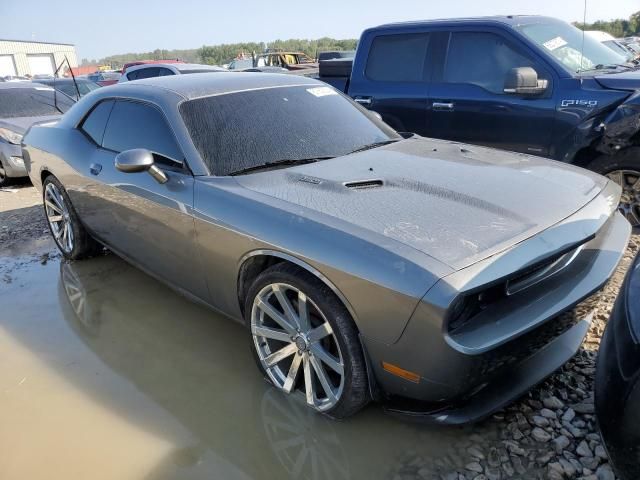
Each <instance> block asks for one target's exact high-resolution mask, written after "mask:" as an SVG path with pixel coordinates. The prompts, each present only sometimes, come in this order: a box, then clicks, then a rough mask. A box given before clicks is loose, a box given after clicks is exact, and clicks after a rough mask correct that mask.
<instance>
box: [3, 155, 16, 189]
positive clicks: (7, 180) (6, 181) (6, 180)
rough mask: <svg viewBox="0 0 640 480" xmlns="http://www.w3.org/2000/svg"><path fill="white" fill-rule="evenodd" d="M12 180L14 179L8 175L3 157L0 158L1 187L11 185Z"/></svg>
mask: <svg viewBox="0 0 640 480" xmlns="http://www.w3.org/2000/svg"><path fill="white" fill-rule="evenodd" d="M12 180H13V179H12V178H11V177H7V174H6V170H5V167H4V164H3V163H2V159H1V158H0V188H2V187H7V186H9V185H11V183H12Z"/></svg>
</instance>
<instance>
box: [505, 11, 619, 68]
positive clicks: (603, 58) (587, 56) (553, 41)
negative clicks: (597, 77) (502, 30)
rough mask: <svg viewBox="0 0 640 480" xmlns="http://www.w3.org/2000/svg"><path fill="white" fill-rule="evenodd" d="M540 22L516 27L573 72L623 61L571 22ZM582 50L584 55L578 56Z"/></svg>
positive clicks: (547, 20)
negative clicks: (570, 23)
mask: <svg viewBox="0 0 640 480" xmlns="http://www.w3.org/2000/svg"><path fill="white" fill-rule="evenodd" d="M542 22H543V23H529V24H524V25H518V26H516V29H517V30H519V31H520V32H522V33H523V34H524V35H526V36H527V37H529V38H530V39H531V40H533V41H534V42H535V43H537V44H538V45H539V46H540V47H541V48H543V49H544V50H546V51H547V52H549V53H550V54H551V55H553V56H554V57H555V58H556V59H557V60H559V61H560V63H562V64H563V65H564V66H565V67H566V68H567V69H569V70H570V71H571V72H573V73H580V72H583V71H586V70H591V69H594V68H596V67H597V66H599V65H602V66H609V65H615V64H619V63H625V62H626V58H625V57H623V56H622V55H619V54H617V53H616V52H614V51H613V50H611V49H610V48H608V47H606V46H605V45H603V44H602V43H600V42H598V41H597V40H595V39H593V38H591V37H590V36H588V35H583V32H582V30H578V29H577V28H576V27H574V26H573V25H569V24H568V23H565V22H563V21H561V20H553V19H544V20H542ZM583 37H584V51H583V48H582V44H583ZM582 51H583V53H584V55H581V53H580V52H582Z"/></svg>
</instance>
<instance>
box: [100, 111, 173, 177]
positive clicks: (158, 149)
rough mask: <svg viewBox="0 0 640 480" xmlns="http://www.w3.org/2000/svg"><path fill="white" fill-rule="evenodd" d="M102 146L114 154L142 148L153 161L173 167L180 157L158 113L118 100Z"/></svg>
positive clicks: (168, 130) (169, 132)
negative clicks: (150, 154) (154, 159)
mask: <svg viewBox="0 0 640 480" xmlns="http://www.w3.org/2000/svg"><path fill="white" fill-rule="evenodd" d="M102 146H103V147H104V148H108V149H109V150H113V151H115V152H124V151H125V150H131V149H132V148H146V149H147V150H149V151H150V152H152V153H153V154H154V157H155V158H156V161H157V162H159V163H163V164H165V165H172V166H175V165H176V163H182V161H183V160H184V157H183V155H182V153H181V152H180V149H179V148H178V145H177V144H176V142H175V139H174V136H173V133H172V132H171V129H170V128H169V126H168V125H167V122H166V121H165V119H164V116H163V115H162V113H160V111H159V110H158V109H157V108H155V107H153V106H151V105H147V104H143V103H140V102H133V101H126V100H119V101H117V102H116V104H115V105H114V107H113V110H112V111H111V116H110V117H109V122H108V124H107V129H106V131H105V133H104V139H103V141H102Z"/></svg>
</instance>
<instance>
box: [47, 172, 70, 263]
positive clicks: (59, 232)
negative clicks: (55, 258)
mask: <svg viewBox="0 0 640 480" xmlns="http://www.w3.org/2000/svg"><path fill="white" fill-rule="evenodd" d="M44 210H45V213H46V215H47V221H48V222H49V227H50V228H51V233H53V236H54V238H55V240H56V243H57V244H58V246H59V247H60V248H61V249H62V250H63V251H64V252H65V253H71V251H72V250H73V229H72V228H71V216H70V214H69V208H68V206H67V204H66V203H65V201H64V198H63V197H62V194H61V193H60V190H59V189H58V187H56V186H55V185H54V184H53V183H47V186H46V187H45V190H44Z"/></svg>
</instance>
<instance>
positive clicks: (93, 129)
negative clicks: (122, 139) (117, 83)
mask: <svg viewBox="0 0 640 480" xmlns="http://www.w3.org/2000/svg"><path fill="white" fill-rule="evenodd" d="M113 104H114V101H113V100H104V101H102V102H100V103H98V105H97V106H95V107H94V108H93V110H91V112H90V113H89V115H87V118H85V119H84V121H83V122H82V126H81V127H80V128H81V129H82V131H83V132H84V133H86V134H87V135H88V136H89V138H91V140H93V141H94V142H95V143H96V144H97V145H102V137H103V136H104V128H105V127H106V126H107V121H108V120H109V114H110V113H111V109H112V108H113Z"/></svg>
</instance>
